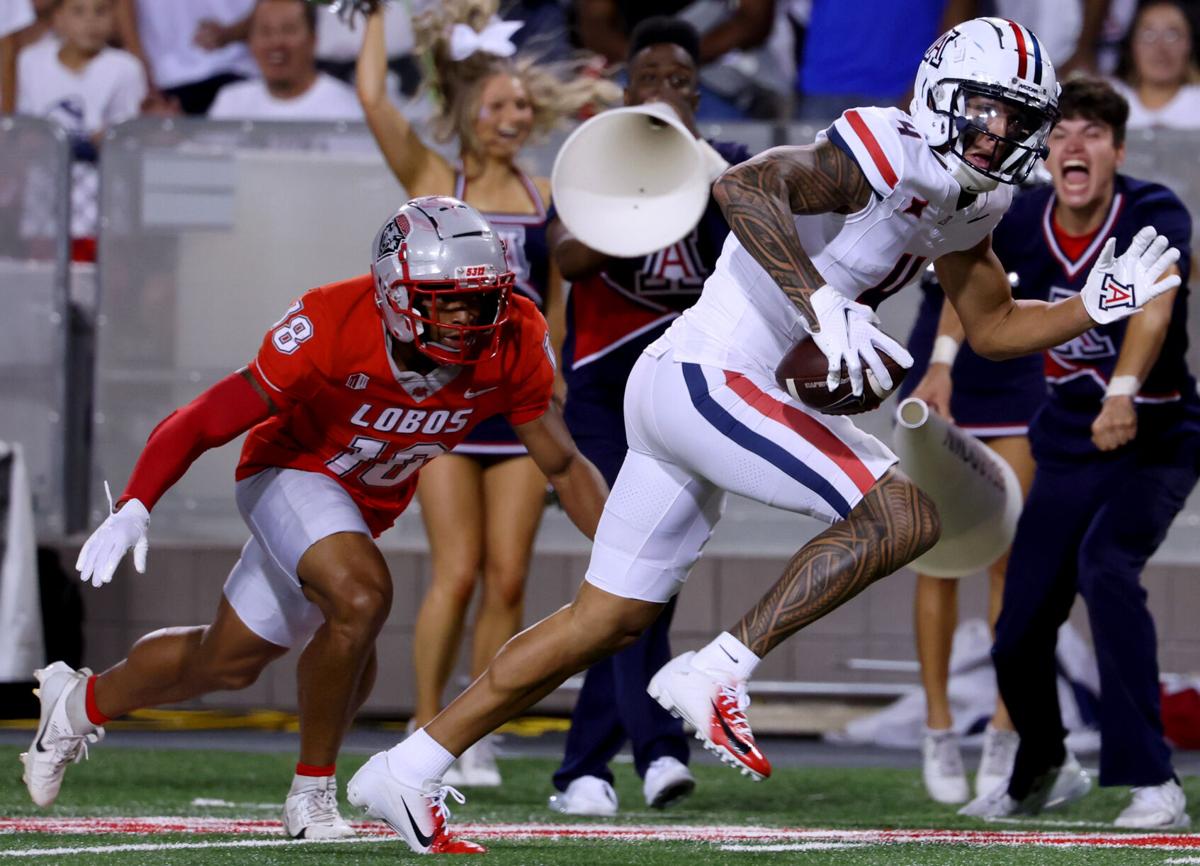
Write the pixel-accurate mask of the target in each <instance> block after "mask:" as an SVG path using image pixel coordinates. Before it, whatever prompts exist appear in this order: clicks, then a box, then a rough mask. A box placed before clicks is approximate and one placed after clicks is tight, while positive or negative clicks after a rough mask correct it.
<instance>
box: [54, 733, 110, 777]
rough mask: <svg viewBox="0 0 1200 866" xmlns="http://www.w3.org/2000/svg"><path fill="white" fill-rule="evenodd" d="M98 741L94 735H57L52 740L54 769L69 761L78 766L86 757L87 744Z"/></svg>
mask: <svg viewBox="0 0 1200 866" xmlns="http://www.w3.org/2000/svg"><path fill="white" fill-rule="evenodd" d="M98 739H99V737H97V736H96V735H95V734H91V733H87V734H59V735H58V736H57V737H55V738H54V769H55V770H56V771H57V770H58V769H59V768H60V767H62V765H63V764H65V763H67V762H68V761H70V762H71V763H73V764H78V763H79V762H80V761H83V760H86V759H87V756H88V743H94V742H96V741H97V740H98Z"/></svg>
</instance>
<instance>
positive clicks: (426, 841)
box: [392, 801, 433, 848]
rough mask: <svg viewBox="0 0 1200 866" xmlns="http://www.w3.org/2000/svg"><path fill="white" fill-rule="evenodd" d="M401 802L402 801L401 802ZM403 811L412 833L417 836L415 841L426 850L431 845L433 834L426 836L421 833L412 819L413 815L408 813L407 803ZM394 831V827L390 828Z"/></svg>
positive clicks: (414, 819) (415, 821) (415, 820)
mask: <svg viewBox="0 0 1200 866" xmlns="http://www.w3.org/2000/svg"><path fill="white" fill-rule="evenodd" d="M402 802H403V801H402ZM404 811H405V812H406V813H407V814H408V822H409V823H410V824H412V828H413V832H414V833H415V834H416V835H417V841H418V842H420V843H421V847H422V848H428V847H429V846H430V845H431V844H433V834H432V833H431V834H429V835H428V836H426V835H425V834H424V833H422V832H421V828H420V827H418V826H417V819H416V818H414V817H413V813H412V812H409V811H408V803H404ZM392 829H393V830H394V829H396V828H395V827H393V828H392Z"/></svg>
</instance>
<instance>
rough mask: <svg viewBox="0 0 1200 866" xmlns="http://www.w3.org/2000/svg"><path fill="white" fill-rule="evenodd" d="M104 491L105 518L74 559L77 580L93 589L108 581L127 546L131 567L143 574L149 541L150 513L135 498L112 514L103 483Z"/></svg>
mask: <svg viewBox="0 0 1200 866" xmlns="http://www.w3.org/2000/svg"><path fill="white" fill-rule="evenodd" d="M104 492H105V493H106V494H107V495H108V509H109V512H110V513H109V515H108V518H107V519H106V520H105V521H104V522H103V523H101V524H100V528H99V529H97V530H96V531H95V532H93V533H92V535H91V537H90V538H88V540H87V541H86V542H85V543H84V545H83V550H81V551H79V558H78V559H77V560H75V568H76V570H77V571H78V572H79V579H80V580H82V581H84V582H86V581H88V580H91V582H92V586H95V587H99V586H101V585H103V584H106V583H108V582H109V581H110V580H112V577H113V572H115V571H116V570H117V566H118V565H120V563H121V559H122V557H124V556H125V553H126V551H128V550H129V548H131V547H132V548H133V567H134V568H136V569H137V572H138V574H145V573H146V551H147V550H148V549H149V547H150V542H149V541H147V540H146V528H147V527H148V526H149V525H150V512H149V511H147V510H146V506H145V505H143V504H142V503H141V502H140V501H139V500H137V499H130V500H129V501H127V502H126V503H125V504H124V505H122V506H121V510H120V511H113V510H112V494H111V493H110V492H109V490H108V482H107V481H106V482H104Z"/></svg>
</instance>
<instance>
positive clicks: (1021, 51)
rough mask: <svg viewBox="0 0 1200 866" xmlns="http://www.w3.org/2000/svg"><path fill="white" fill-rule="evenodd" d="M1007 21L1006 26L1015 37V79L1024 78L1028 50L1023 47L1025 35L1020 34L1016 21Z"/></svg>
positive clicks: (1027, 64) (1027, 62)
mask: <svg viewBox="0 0 1200 866" xmlns="http://www.w3.org/2000/svg"><path fill="white" fill-rule="evenodd" d="M1005 20H1006V21H1008V26H1009V27H1011V28H1012V31H1013V33H1014V34H1015V35H1016V37H1017V55H1018V58H1019V59H1018V60H1017V78H1024V77H1025V72H1026V70H1027V69H1028V67H1029V49H1027V48H1026V47H1025V34H1024V33H1022V32H1021V25H1020V24H1018V23H1017V22H1016V21H1011V20H1009V19H1007V18H1006V19H1005Z"/></svg>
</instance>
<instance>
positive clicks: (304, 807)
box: [283, 776, 358, 839]
mask: <svg viewBox="0 0 1200 866" xmlns="http://www.w3.org/2000/svg"><path fill="white" fill-rule="evenodd" d="M283 832H284V833H286V834H287V835H288V836H291V837H292V838H293V839H352V838H354V837H355V836H357V835H358V834H357V833H355V832H354V828H353V827H351V826H350V825H349V824H347V823H346V821H345V819H343V818H342V815H341V813H340V812H339V811H338V800H337V777H336V776H297V777H296V778H295V779H294V780H293V781H292V789H291V790H290V791H288V796H287V799H286V800H285V801H284V803H283Z"/></svg>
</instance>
